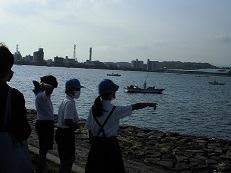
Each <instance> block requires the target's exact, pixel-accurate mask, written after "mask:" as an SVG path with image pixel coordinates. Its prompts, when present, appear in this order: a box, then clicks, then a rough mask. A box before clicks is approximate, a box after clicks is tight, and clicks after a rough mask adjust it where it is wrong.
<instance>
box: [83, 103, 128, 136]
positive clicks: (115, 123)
mask: <svg viewBox="0 0 231 173" xmlns="http://www.w3.org/2000/svg"><path fill="white" fill-rule="evenodd" d="M102 105H103V109H104V110H105V111H106V112H103V115H102V116H100V117H97V120H98V121H99V123H100V124H101V125H102V124H103V123H104V121H105V119H106V118H107V116H108V115H109V113H110V112H111V110H112V108H113V106H114V105H112V104H111V102H110V101H108V100H107V101H102ZM131 114H132V105H125V106H116V108H115V110H114V112H113V113H112V115H111V117H110V118H109V120H108V121H107V124H106V125H105V126H104V128H103V129H104V132H105V134H106V136H107V137H111V136H117V133H118V130H119V120H120V119H121V118H123V117H125V116H130V115H131ZM85 128H86V129H88V130H91V133H92V135H93V136H97V133H98V131H99V130H100V127H99V125H98V124H97V122H96V121H95V119H94V117H93V114H92V109H90V111H89V115H88V118H87V121H86V124H85ZM99 136H103V133H100V135H99Z"/></svg>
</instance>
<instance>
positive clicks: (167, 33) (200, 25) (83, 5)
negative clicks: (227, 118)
mask: <svg viewBox="0 0 231 173" xmlns="http://www.w3.org/2000/svg"><path fill="white" fill-rule="evenodd" d="M230 9H231V1H230V0H220V1H218V0H203V1H201V0H194V1H184V0H174V1H170V0H169V1H161V0H143V1H140V0H126V1H123V0H84V1H83V0H68V1H55V0H30V1H29V0H20V1H17V0H11V1H7V0H1V1H0V21H1V27H0V30H1V33H2V35H1V40H0V42H4V43H5V44H6V45H7V46H8V47H9V49H10V50H11V51H12V53H14V52H15V51H16V45H17V44H18V45H19V47H18V50H19V51H20V53H21V54H22V56H26V55H29V54H30V55H32V54H33V52H34V51H37V50H38V49H39V48H43V50H44V57H45V59H46V60H47V59H53V58H54V57H55V56H59V57H66V56H68V57H69V58H73V57H74V45H76V52H75V53H76V54H75V55H76V58H77V60H78V61H79V62H84V61H86V60H87V59H89V49H90V47H92V60H99V61H101V62H131V61H132V60H135V59H139V60H140V61H144V62H146V61H147V59H150V60H152V61H160V62H162V61H181V62H202V63H203V62H205V63H210V64H212V65H215V66H220V67H224V66H228V67H231V22H230V15H231V11H230Z"/></svg>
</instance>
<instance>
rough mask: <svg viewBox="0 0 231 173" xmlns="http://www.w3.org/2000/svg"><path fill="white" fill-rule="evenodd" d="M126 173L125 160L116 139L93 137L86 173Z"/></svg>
mask: <svg viewBox="0 0 231 173" xmlns="http://www.w3.org/2000/svg"><path fill="white" fill-rule="evenodd" d="M96 172H100V173H125V168H124V163H123V158H122V154H121V150H120V147H119V143H118V140H117V138H116V137H108V138H105V137H93V138H92V139H91V148H90V151H89V154H88V158H87V163H86V168H85V173H96Z"/></svg>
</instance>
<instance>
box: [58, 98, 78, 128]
mask: <svg viewBox="0 0 231 173" xmlns="http://www.w3.org/2000/svg"><path fill="white" fill-rule="evenodd" d="M65 119H71V120H73V122H78V121H79V116H78V113H77V110H76V105H75V100H74V99H73V98H72V97H70V96H68V95H66V98H65V99H64V100H63V101H62V103H61V105H60V107H59V111H58V127H60V128H70V127H69V126H67V125H66V124H64V120H65Z"/></svg>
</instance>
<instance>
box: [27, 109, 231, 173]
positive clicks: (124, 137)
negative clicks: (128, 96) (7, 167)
mask: <svg viewBox="0 0 231 173" xmlns="http://www.w3.org/2000/svg"><path fill="white" fill-rule="evenodd" d="M28 119H29V121H30V123H31V125H32V129H33V130H32V135H31V137H30V138H29V140H28V143H29V144H31V145H33V146H35V147H38V139H37V135H36V133H35V131H34V122H35V112H34V111H28ZM84 123H85V120H82V126H84ZM118 139H119V143H120V146H121V150H122V154H123V158H124V164H125V168H126V172H127V173H218V172H219V173H231V141H227V140H220V139H214V138H204V137H197V136H190V135H180V134H178V133H171V132H161V131H158V130H150V129H143V128H137V127H133V126H121V127H120V130H119V134H118ZM89 147H90V142H89V139H88V132H87V130H86V129H84V128H81V129H79V130H78V131H76V161H75V163H76V164H77V165H79V166H80V167H82V168H84V167H85V164H86V160H87V154H88V151H89ZM50 153H51V154H53V155H55V156H58V152H57V145H56V143H55V142H54V150H52V151H50Z"/></svg>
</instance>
